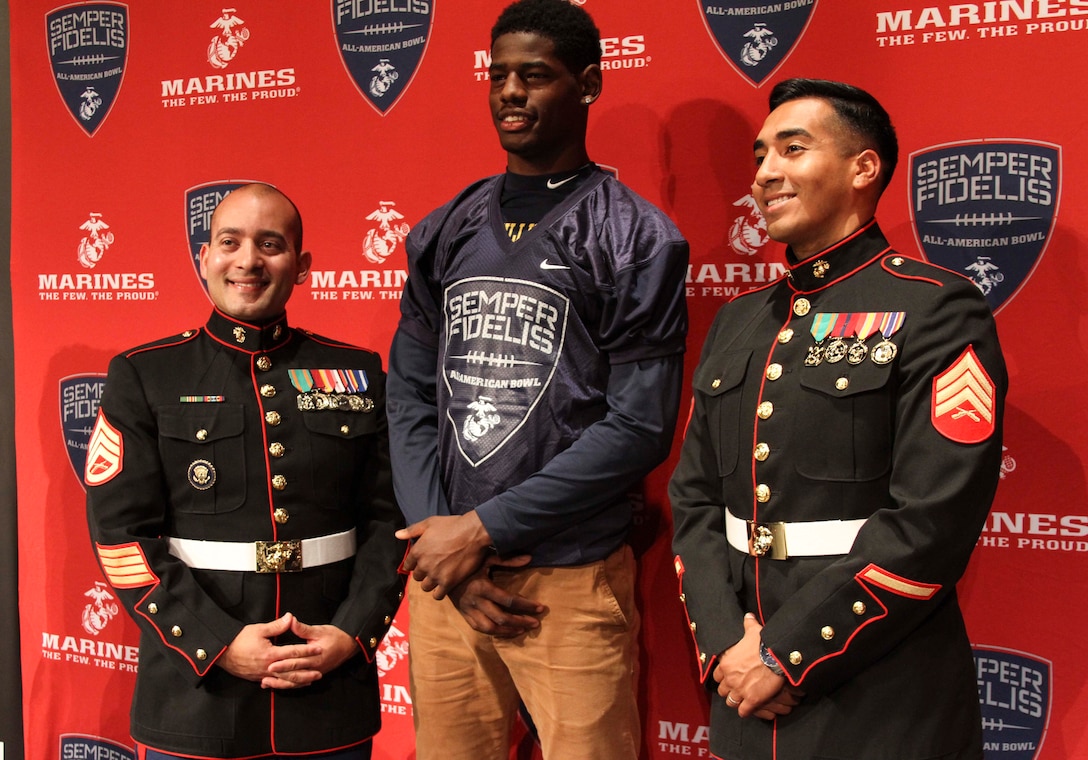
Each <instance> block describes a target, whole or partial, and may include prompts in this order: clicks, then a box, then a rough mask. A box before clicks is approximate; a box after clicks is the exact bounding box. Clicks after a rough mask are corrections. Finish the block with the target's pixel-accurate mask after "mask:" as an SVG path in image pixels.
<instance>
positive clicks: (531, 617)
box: [449, 556, 546, 639]
mask: <svg viewBox="0 0 1088 760" xmlns="http://www.w3.org/2000/svg"><path fill="white" fill-rule="evenodd" d="M528 561H529V557H528V556H522V557H516V558H514V559H512V560H507V561H504V562H502V566H503V567H521V566H523V565H525V563H527V562H528ZM496 564H499V560H498V559H497V558H492V559H488V561H487V562H486V563H485V565H484V567H482V568H480V570H478V571H476V573H475V574H474V575H471V576H469V578H468V579H467V580H465V581H463V582H462V583H461V584H460V585H458V586H455V587H454V588H452V589H450V592H449V597H450V601H451V602H453V604H454V606H455V607H457V611H458V612H460V613H461V616H462V617H464V619H465V621H466V622H467V623H468V624H469V625H470V626H472V628H473V630H476V631H479V632H480V633H486V634H488V635H490V636H497V637H499V638H504V639H507V638H514V637H515V636H520V635H521V634H523V633H528V632H529V631H531V630H533V629H535V628H539V627H540V620H539V619H538V617H539V616H540V615H543V614H544V612H545V611H546V608H545V607H544V605H542V604H537V603H536V602H534V601H533V600H531V599H526V598H525V597H524V596H520V595H518V594H515V593H513V592H511V591H507V590H506V589H504V588H501V587H499V586H497V585H495V583H494V582H493V581H492V580H491V578H490V577H489V576H488V568H490V567H491V566H492V565H496Z"/></svg>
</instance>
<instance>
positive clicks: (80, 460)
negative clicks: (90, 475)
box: [60, 374, 106, 486]
mask: <svg viewBox="0 0 1088 760" xmlns="http://www.w3.org/2000/svg"><path fill="white" fill-rule="evenodd" d="M105 386H106V376H105V375H102V374H88V375H69V376H68V377H62V378H61V380H60V428H61V433H63V435H64V448H65V450H66V451H67V452H68V461H69V462H71V464H72V470H73V472H75V475H76V480H78V481H79V484H80V485H81V486H82V485H84V483H83V470H84V468H85V466H86V464H87V449H88V447H89V446H90V441H91V431H92V430H94V421H95V418H97V417H98V406H99V404H100V403H101V401H102V389H103V388H105Z"/></svg>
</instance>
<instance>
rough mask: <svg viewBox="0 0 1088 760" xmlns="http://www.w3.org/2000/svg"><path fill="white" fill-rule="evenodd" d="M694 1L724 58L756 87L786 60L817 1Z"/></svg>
mask: <svg viewBox="0 0 1088 760" xmlns="http://www.w3.org/2000/svg"><path fill="white" fill-rule="evenodd" d="M696 2H698V3H699V11H700V13H702V16H703V23H704V24H706V29H707V31H708V32H710V36H711V37H712V38H713V39H714V42H716V43H717V45H718V50H719V51H721V54H722V55H724V56H725V60H727V61H729V63H731V64H732V65H733V68H735V69H736V70H737V71H738V72H740V74H741V76H743V77H745V78H746V79H747V80H748V81H750V82H751V83H752V84H753V85H754V86H756V87H759V86H760V85H761V84H763V82H764V81H766V79H767V77H769V76H770V75H771V74H772V73H773V72H774V71H775V69H777V68H778V67H779V66H780V65H781V64H782V62H783V61H785V60H786V57H787V56H788V55H789V54H790V51H792V50H793V47H794V45H796V44H797V41H798V40H799V39H801V35H802V34H804V31H805V28H806V27H807V26H808V22H809V19H810V18H811V17H812V11H813V9H815V7H816V0H786V2H781V3H768V2H767V0H728V2H726V0H696Z"/></svg>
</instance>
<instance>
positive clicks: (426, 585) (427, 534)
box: [396, 512, 491, 599]
mask: <svg viewBox="0 0 1088 760" xmlns="http://www.w3.org/2000/svg"><path fill="white" fill-rule="evenodd" d="M396 536H397V538H400V539H412V548H411V549H409V550H408V555H407V556H406V557H405V558H404V563H403V567H404V569H405V570H407V571H409V572H411V573H412V577H413V578H415V579H416V580H417V581H419V585H420V588H422V589H423V590H424V591H433V592H434V594H433V596H434V598H435V599H442V598H443V597H445V596H446V594H448V593H449V592H450V590H451V589H453V588H454V587H455V586H458V585H460V584H461V582H462V581H464V580H465V579H466V578H468V577H469V576H470V575H472V574H473V573H475V572H476V571H477V570H479V569H480V567H481V566H482V565H483V564H484V558H485V557H486V556H487V550H488V547H489V546H491V536H490V535H488V532H487V528H485V527H484V524H483V523H482V522H480V518H479V517H478V516H477V515H476V513H475V512H467V513H466V514H463V515H456V516H447V515H438V516H435V517H428V518H427V519H426V520H423V521H422V522H417V523H413V524H411V525H409V526H408V527H407V528H401V529H400V530H398V531H397V533H396Z"/></svg>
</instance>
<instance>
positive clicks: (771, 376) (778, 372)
mask: <svg viewBox="0 0 1088 760" xmlns="http://www.w3.org/2000/svg"><path fill="white" fill-rule="evenodd" d="M780 377H782V365H781V364H772V365H770V366H769V367H767V379H768V380H777V379H778V378H780Z"/></svg>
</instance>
